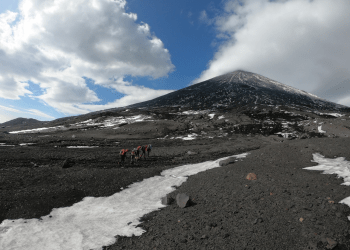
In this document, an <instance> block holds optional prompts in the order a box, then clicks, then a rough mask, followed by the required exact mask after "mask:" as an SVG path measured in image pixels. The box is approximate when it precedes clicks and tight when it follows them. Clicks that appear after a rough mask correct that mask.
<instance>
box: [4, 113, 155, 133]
mask: <svg viewBox="0 0 350 250" xmlns="http://www.w3.org/2000/svg"><path fill="white" fill-rule="evenodd" d="M151 118H152V117H151V116H146V115H135V116H130V117H124V116H119V117H109V118H107V119H105V120H103V121H101V117H99V118H96V119H94V120H93V119H89V120H86V121H82V122H78V123H74V124H70V127H71V128H74V127H87V126H90V127H91V126H98V127H101V128H107V127H114V126H117V125H120V124H131V123H135V122H142V121H144V120H148V121H151V120H149V119H151ZM116 128H118V127H116ZM116 128H115V129H116ZM67 129H69V128H66V127H64V126H56V127H47V128H35V129H27V130H20V131H12V132H10V133H11V134H24V133H37V132H53V131H57V130H67Z"/></svg>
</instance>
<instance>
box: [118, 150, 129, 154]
mask: <svg viewBox="0 0 350 250" xmlns="http://www.w3.org/2000/svg"><path fill="white" fill-rule="evenodd" d="M128 151H129V149H122V151H121V152H120V154H121V155H125V154H126V152H128Z"/></svg>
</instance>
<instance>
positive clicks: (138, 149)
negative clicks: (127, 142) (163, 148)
mask: <svg viewBox="0 0 350 250" xmlns="http://www.w3.org/2000/svg"><path fill="white" fill-rule="evenodd" d="M141 148H142V147H141V146H138V147H137V148H136V157H137V159H139V158H140V150H141Z"/></svg>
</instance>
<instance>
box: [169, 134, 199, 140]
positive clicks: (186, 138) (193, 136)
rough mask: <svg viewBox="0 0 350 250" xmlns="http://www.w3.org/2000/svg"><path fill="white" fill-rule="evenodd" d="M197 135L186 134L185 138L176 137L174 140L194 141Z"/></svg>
mask: <svg viewBox="0 0 350 250" xmlns="http://www.w3.org/2000/svg"><path fill="white" fill-rule="evenodd" d="M197 136H198V135H197V134H196V133H192V134H188V135H187V136H185V137H182V136H179V137H176V138H175V139H182V140H184V141H189V140H194V139H196V137H197Z"/></svg>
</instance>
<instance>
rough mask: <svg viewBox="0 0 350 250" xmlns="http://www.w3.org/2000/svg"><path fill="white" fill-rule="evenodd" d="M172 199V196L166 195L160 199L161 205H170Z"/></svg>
mask: <svg viewBox="0 0 350 250" xmlns="http://www.w3.org/2000/svg"><path fill="white" fill-rule="evenodd" d="M173 200H174V199H173V198H171V197H169V196H167V195H166V196H164V197H163V198H162V199H161V202H162V204H163V205H170V204H171V203H172V202H173Z"/></svg>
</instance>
